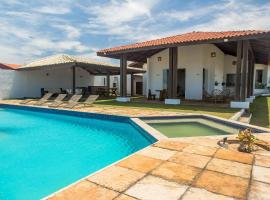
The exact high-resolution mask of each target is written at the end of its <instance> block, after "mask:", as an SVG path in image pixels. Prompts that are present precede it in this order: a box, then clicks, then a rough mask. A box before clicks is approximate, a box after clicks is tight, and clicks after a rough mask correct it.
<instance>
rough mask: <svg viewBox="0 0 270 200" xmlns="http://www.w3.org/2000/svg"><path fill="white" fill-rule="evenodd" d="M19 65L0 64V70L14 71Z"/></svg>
mask: <svg viewBox="0 0 270 200" xmlns="http://www.w3.org/2000/svg"><path fill="white" fill-rule="evenodd" d="M20 66H21V65H19V64H8V63H0V69H11V70H16V69H17V68H18V67H20Z"/></svg>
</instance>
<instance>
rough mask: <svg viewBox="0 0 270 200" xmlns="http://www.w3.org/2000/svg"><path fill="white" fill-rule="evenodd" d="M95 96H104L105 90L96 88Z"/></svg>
mask: <svg viewBox="0 0 270 200" xmlns="http://www.w3.org/2000/svg"><path fill="white" fill-rule="evenodd" d="M97 94H98V95H99V96H106V94H107V91H106V89H105V88H103V87H98V88H97Z"/></svg>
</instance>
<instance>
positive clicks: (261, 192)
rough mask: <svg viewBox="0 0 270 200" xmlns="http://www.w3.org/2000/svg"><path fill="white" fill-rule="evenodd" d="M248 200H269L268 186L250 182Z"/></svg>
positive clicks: (269, 187) (269, 191)
mask: <svg viewBox="0 0 270 200" xmlns="http://www.w3.org/2000/svg"><path fill="white" fill-rule="evenodd" d="M248 199H249V200H269V199H270V185H269V184H266V183H262V182H258V181H252V182H251V187H250V192H249V196H248Z"/></svg>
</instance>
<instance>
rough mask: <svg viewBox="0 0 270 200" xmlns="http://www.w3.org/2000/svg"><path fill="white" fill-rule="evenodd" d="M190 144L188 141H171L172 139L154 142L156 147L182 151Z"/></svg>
mask: <svg viewBox="0 0 270 200" xmlns="http://www.w3.org/2000/svg"><path fill="white" fill-rule="evenodd" d="M188 145H189V144H188V143H183V142H178V141H171V140H162V141H160V142H158V143H156V144H154V146H156V147H161V148H165V149H170V150H176V151H182V150H183V149H184V148H185V147H187V146H188Z"/></svg>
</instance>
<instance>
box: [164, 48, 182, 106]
mask: <svg viewBox="0 0 270 200" xmlns="http://www.w3.org/2000/svg"><path fill="white" fill-rule="evenodd" d="M177 51H178V47H170V48H169V79H168V99H165V104H180V99H177V54H178V52H177Z"/></svg>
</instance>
